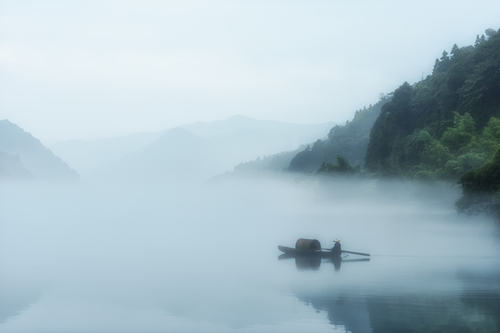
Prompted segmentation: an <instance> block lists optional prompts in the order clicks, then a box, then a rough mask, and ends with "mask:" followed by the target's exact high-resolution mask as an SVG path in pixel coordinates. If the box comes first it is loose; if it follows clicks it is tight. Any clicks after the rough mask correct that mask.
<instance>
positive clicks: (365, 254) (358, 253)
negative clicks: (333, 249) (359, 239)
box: [341, 250, 370, 257]
mask: <svg viewBox="0 0 500 333" xmlns="http://www.w3.org/2000/svg"><path fill="white" fill-rule="evenodd" d="M341 251H342V253H350V254H357V255H360V256H367V257H369V256H370V254H369V253H363V252H354V251H346V250H341Z"/></svg>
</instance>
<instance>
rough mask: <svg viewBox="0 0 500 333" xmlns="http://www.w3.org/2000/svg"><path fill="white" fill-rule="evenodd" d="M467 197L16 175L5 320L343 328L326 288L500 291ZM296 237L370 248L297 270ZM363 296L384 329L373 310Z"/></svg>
mask: <svg viewBox="0 0 500 333" xmlns="http://www.w3.org/2000/svg"><path fill="white" fill-rule="evenodd" d="M458 196H459V191H458V189H457V188H456V187H455V186H453V185H449V184H415V183H411V182H399V181H392V182H386V181H380V180H378V181H377V180H369V179H347V180H340V179H322V178H319V179H318V178H312V177H296V176H286V177H285V176H283V177H277V176H273V177H258V178H237V177H230V178H225V179H222V180H219V181H214V182H211V183H209V184H205V185H193V184H191V185H189V186H187V185H186V184H185V183H182V182H181V183H175V182H171V183H169V184H157V185H153V184H147V185H146V184H142V185H140V184H137V183H134V184H127V183H126V182H122V183H119V184H110V183H108V184H106V183H95V182H94V183H92V182H91V183H88V182H80V183H77V184H71V185H60V186H54V185H50V186H48V185H44V184H33V183H30V184H28V183H26V184H24V185H20V184H13V185H11V186H9V185H5V184H4V186H2V187H1V188H0V202H1V206H2V207H1V210H0V270H1V271H2V276H1V278H0V298H1V301H0V304H1V305H0V331H2V332H9V333H10V332H37V333H39V332H51V333H56V332H87V333H88V332H165V331H175V332H303V331H304V330H308V331H314V332H331V331H332V330H336V331H344V330H345V329H346V327H347V328H348V327H350V326H349V325H353V324H352V323H351V324H349V321H345V327H344V326H342V325H340V326H336V327H333V326H331V325H330V324H331V323H330V321H331V320H332V318H330V317H328V318H327V314H328V316H330V313H327V312H325V311H324V310H320V309H321V308H316V306H317V305H315V304H316V303H315V302H316V301H317V300H318V299H320V300H321V299H325V297H326V299H330V298H332V297H342V299H343V300H344V301H343V302H346V306H347V305H349V304H353V302H354V304H358V303H359V301H360V300H363V302H365V300H366V302H368V301H369V300H370V299H372V298H376V297H382V298H383V299H386V300H388V301H387V302H391V301H390V300H397V299H399V298H400V297H404V296H408V295H410V296H413V297H418V298H419V299H422V297H425V295H434V296H437V297H438V298H439V297H448V296H450V295H456V296H457V297H460V296H461V295H462V294H463V293H467V292H468V291H469V290H474V291H475V292H477V291H482V292H490V291H491V289H492V288H493V289H494V290H497V288H498V285H497V283H493V284H492V283H491V282H489V281H491V279H490V278H489V277H493V278H494V279H495V280H494V281H498V279H497V277H498V274H499V269H498V267H500V266H499V265H498V264H499V261H498V258H497V257H495V256H494V254H496V253H498V250H499V243H498V238H497V232H496V229H495V227H494V225H493V223H492V221H491V220H490V218H488V217H486V216H467V215H459V214H458V213H457V212H456V210H455V208H454V201H455V200H456V199H457V198H458ZM298 237H314V238H318V239H319V240H321V242H322V244H323V246H324V247H327V246H331V244H332V243H331V241H332V240H333V239H336V238H341V240H342V241H343V247H344V248H345V249H350V250H355V251H363V252H370V253H371V254H372V259H371V261H369V262H358V263H356V262H353V263H344V264H342V267H341V269H340V271H335V270H334V266H333V265H332V264H330V263H328V262H326V263H325V262H324V263H322V265H321V267H320V269H319V270H318V271H298V270H297V269H296V268H295V263H294V262H293V260H292V261H290V260H288V261H287V260H278V259H277V257H278V255H279V251H278V250H277V248H276V246H277V245H278V244H282V245H289V246H293V244H294V242H295V240H296V239H297V238H298ZM463 276H469V277H470V279H471V280H472V281H473V282H474V283H473V285H471V284H470V283H468V282H467V281H468V280H464V279H463ZM315 300H316V301H315ZM351 310H353V312H352V315H353V316H354V315H355V314H356V316H359V318H358V317H356V318H357V319H356V322H357V323H358V324H356V325H358V326H356V327H364V328H367V327H368V328H369V327H370V325H371V324H370V319H369V314H370V312H367V311H368V310H367V309H366V308H364V307H358V306H357V307H355V308H354V309H351ZM429 310H430V311H434V312H435V311H441V310H442V309H441V310H440V308H439V307H437V308H434V307H432V305H431V306H430V307H429ZM370 311H371V310H370ZM438 313H439V312H438ZM340 315H341V313H337V316H340ZM388 315H390V313H389V314H388ZM337 320H340V321H341V322H342V320H346V319H345V318H337ZM360 320H361V321H360ZM351 328H352V327H351ZM355 331H356V330H355ZM359 331H360V330H358V332H359ZM361 331H364V330H361Z"/></svg>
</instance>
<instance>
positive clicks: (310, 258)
mask: <svg viewBox="0 0 500 333" xmlns="http://www.w3.org/2000/svg"><path fill="white" fill-rule="evenodd" d="M292 258H293V259H295V266H296V267H297V269H298V270H301V271H302V270H313V271H314V270H318V269H319V268H320V266H321V263H322V262H323V263H328V264H333V267H334V268H335V270H336V271H339V270H340V268H341V266H342V263H347V262H362V261H370V259H369V258H359V259H348V258H347V257H341V256H324V255H323V256H320V255H293V254H282V255H280V256H279V257H278V259H279V260H286V259H292Z"/></svg>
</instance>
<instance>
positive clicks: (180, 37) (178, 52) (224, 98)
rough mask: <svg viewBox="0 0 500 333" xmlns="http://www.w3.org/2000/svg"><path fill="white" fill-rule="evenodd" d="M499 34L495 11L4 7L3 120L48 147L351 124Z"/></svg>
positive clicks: (434, 4)
mask: <svg viewBox="0 0 500 333" xmlns="http://www.w3.org/2000/svg"><path fill="white" fill-rule="evenodd" d="M490 27H491V28H494V29H498V28H500V1H498V0H494V1H493V0H477V1H436V0H434V1H427V0H423V1H401V0H394V1H356V0H350V1H348V0H346V1H335V0H330V1H326V0H288V1H285V0H281V1H279V0H252V1H250V0H247V1H238V0H214V1H208V0H206V1H201V0H182V1H181V0H172V1H168V0H165V1H160V0H141V1H139V0H137V1H132V0H81V1H76V0H75V1H70V0H67V1H62V0H61V1H56V0H43V1H42V0H39V1H36V0H31V1H30V0H0V119H3V118H7V119H9V120H11V121H13V122H15V123H17V124H19V125H20V126H22V127H23V128H25V129H26V130H28V131H29V132H31V133H32V134H34V135H35V136H37V137H39V138H41V139H42V140H44V141H47V142H54V141H57V140H66V139H73V138H95V137H109V136H114V135H121V134H127V133H132V132H137V131H155V130H161V129H166V128H169V127H173V126H176V125H179V124H184V123H188V122H193V121H198V120H202V121H209V120H215V119H223V118H226V117H229V116H231V115H234V114H242V115H246V116H249V117H253V118H259V119H273V120H282V121H289V122H300V123H312V122H327V121H336V122H344V121H345V120H347V119H350V118H351V117H352V115H353V113H354V111H355V110H356V109H358V108H360V107H362V106H364V105H367V104H370V103H374V102H376V101H377V99H378V96H379V94H380V93H387V92H390V91H392V90H394V89H395V88H396V87H398V86H399V85H400V84H401V83H402V82H404V81H405V80H406V81H409V82H415V81H417V80H419V79H420V78H421V77H422V75H426V74H429V73H430V72H431V70H432V65H433V63H434V60H435V58H436V57H438V56H439V55H440V54H441V52H442V51H443V49H445V48H446V49H448V50H449V49H450V48H451V46H452V45H453V43H457V44H458V45H459V46H464V45H468V44H472V43H473V42H474V40H475V36H476V34H480V33H483V32H484V30H485V29H486V28H490Z"/></svg>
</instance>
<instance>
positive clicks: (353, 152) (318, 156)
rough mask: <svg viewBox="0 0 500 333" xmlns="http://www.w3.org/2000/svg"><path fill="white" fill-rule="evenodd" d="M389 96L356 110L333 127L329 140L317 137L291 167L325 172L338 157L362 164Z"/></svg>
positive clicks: (292, 169) (302, 170) (293, 161)
mask: <svg viewBox="0 0 500 333" xmlns="http://www.w3.org/2000/svg"><path fill="white" fill-rule="evenodd" d="M390 99H391V97H390V95H389V96H384V97H382V98H381V99H380V101H379V102H378V103H376V104H374V105H370V106H369V107H368V108H364V109H361V110H358V111H356V113H355V115H354V118H353V119H352V120H351V121H349V122H347V123H346V124H345V125H343V126H335V127H333V128H332V129H331V130H330V132H329V133H328V137H327V138H326V139H324V140H317V141H316V142H315V143H314V144H312V145H309V146H307V147H306V148H305V149H304V150H302V151H300V152H299V153H298V154H297V155H295V157H294V158H293V159H292V160H291V162H290V166H289V170H290V171H298V172H315V171H318V170H319V169H320V168H322V166H323V168H322V171H325V166H324V164H326V165H334V164H335V163H336V162H337V157H338V156H342V158H343V159H346V160H347V161H349V162H350V163H353V164H355V165H362V164H363V162H364V159H365V155H366V149H367V147H368V141H369V140H370V130H371V128H372V127H373V123H374V122H375V120H376V119H377V117H378V116H379V114H380V111H381V109H382V106H383V105H384V104H385V103H387V102H388V101H390Z"/></svg>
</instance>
